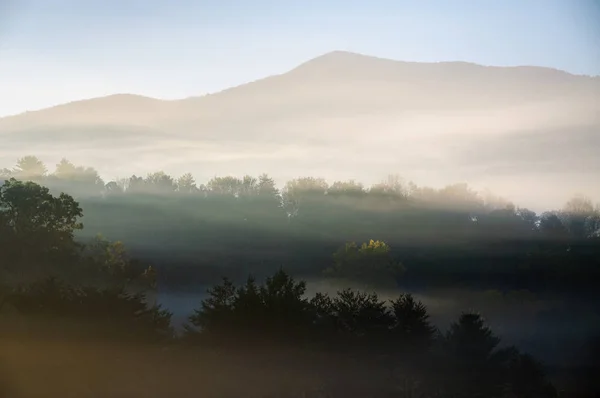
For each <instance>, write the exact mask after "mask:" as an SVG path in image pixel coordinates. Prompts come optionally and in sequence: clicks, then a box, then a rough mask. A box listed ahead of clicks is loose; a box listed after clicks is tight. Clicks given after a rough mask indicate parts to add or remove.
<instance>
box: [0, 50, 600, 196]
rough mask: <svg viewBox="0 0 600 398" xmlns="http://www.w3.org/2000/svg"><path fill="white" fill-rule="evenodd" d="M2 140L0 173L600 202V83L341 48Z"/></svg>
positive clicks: (16, 122)
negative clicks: (295, 181)
mask: <svg viewBox="0 0 600 398" xmlns="http://www.w3.org/2000/svg"><path fill="white" fill-rule="evenodd" d="M0 145H1V148H2V150H1V151H0V162H3V163H1V164H0V167H8V166H10V165H12V164H14V161H15V160H16V158H17V157H20V156H23V155H26V154H34V155H36V154H37V155H40V156H47V158H48V162H54V161H58V160H60V158H61V157H63V156H67V157H68V158H69V159H70V160H71V161H73V162H75V163H78V164H86V165H90V166H96V167H98V168H99V169H100V171H101V172H102V173H105V174H107V175H108V176H109V178H113V177H114V176H115V175H127V173H129V171H123V170H130V171H131V172H136V173H140V172H145V171H148V172H150V171H155V170H157V169H165V171H171V173H173V174H178V173H181V172H187V171H193V170H200V171H201V172H210V173H211V175H214V174H222V173H224V174H231V173H237V174H246V173H255V174H260V173H262V172H269V173H273V174H277V173H278V174H279V175H280V177H281V178H291V177H298V176H299V175H323V176H326V177H329V178H332V179H335V178H339V179H343V178H344V176H351V178H357V179H360V180H361V181H363V182H364V183H367V184H368V183H373V182H378V180H379V179H380V178H381V177H382V176H384V175H386V174H387V173H395V172H399V173H401V174H402V175H403V176H406V177H407V178H410V179H414V180H416V181H420V182H422V183H423V184H428V185H433V186H435V185H439V184H443V183H445V182H447V183H450V182H456V181H457V180H459V181H468V182H472V183H476V184H477V183H478V184H482V185H483V186H484V187H485V186H491V187H493V188H494V189H495V190H496V188H497V191H499V192H502V193H504V194H505V195H507V196H509V197H511V198H513V199H514V200H515V201H516V202H518V203H521V204H524V205H527V203H528V200H530V199H531V198H533V197H535V198H536V203H543V202H544V201H548V200H556V202H552V203H549V202H545V203H547V204H548V207H556V206H559V205H561V204H562V203H563V202H562V201H561V200H558V199H555V198H559V197H561V195H567V194H571V193H573V192H583V193H588V191H590V190H592V191H594V192H589V194H590V196H595V197H598V198H600V186H599V185H598V184H597V176H598V175H600V158H599V157H598V155H597V154H598V153H600V78H599V77H589V76H579V75H573V74H570V73H567V72H564V71H560V70H557V69H552V68H546V67H536V66H483V65H478V64H474V63H468V62H460V61H453V62H407V61H395V60H390V59H385V58H377V57H371V56H367V55H362V54H356V53H350V52H345V51H333V52H329V53H326V54H323V55H320V56H318V57H316V58H313V59H311V60H308V61H306V62H304V63H302V64H300V65H298V66H297V67H295V68H293V69H291V70H289V71H288V72H285V73H282V74H279V75H274V76H268V77H265V78H263V79H259V80H256V81H253V82H248V83H246V84H242V85H239V86H236V87H231V88H229V89H226V90H223V91H219V92H215V93H211V94H208V95H203V96H197V97H189V98H185V99H179V100H159V99H154V98H149V97H145V96H141V95H133V94H115V95H109V96H105V97H99V98H91V99H86V100H81V101H74V102H70V103H67V104H62V105H58V106H54V107H51V108H47V109H42V110H39V111H32V112H27V113H24V114H20V115H16V116H11V117H5V118H1V119H0ZM55 158H57V159H55ZM50 164H51V163H50ZM133 166H135V167H133ZM536 184H537V185H536ZM596 191H597V192H596ZM565 200H566V199H565Z"/></svg>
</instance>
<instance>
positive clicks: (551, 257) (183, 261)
mask: <svg viewBox="0 0 600 398" xmlns="http://www.w3.org/2000/svg"><path fill="white" fill-rule="evenodd" d="M10 178H15V179H18V180H30V181H33V182H36V183H39V184H40V185H43V186H45V187H48V189H49V192H50V193H52V194H55V195H58V194H60V193H61V192H65V193H67V194H69V195H71V196H72V197H74V198H75V199H76V200H77V201H78V202H79V204H80V206H81V208H82V210H83V218H82V220H83V223H84V224H85V226H86V227H85V229H83V230H76V236H77V238H78V240H79V241H82V242H86V241H90V240H93V239H95V237H96V235H97V234H102V235H103V236H104V237H106V238H107V239H109V240H111V241H122V242H125V243H126V245H127V248H128V251H129V252H130V253H131V254H132V255H134V256H135V257H136V258H138V259H140V260H151V261H152V263H153V264H155V265H156V266H157V267H158V269H160V271H161V280H160V281H159V283H161V284H162V286H165V287H172V286H174V287H176V288H181V287H183V286H184V285H185V284H187V283H190V282H192V283H196V282H197V281H198V280H206V279H210V281H212V282H214V281H217V280H218V278H220V277H221V276H222V275H223V272H224V271H223V270H226V271H227V273H228V275H229V276H234V275H239V276H242V277H243V275H246V274H247V273H248V272H252V273H255V274H260V275H267V274H269V273H272V272H274V271H275V270H277V269H279V268H280V267H281V266H285V267H286V269H289V270H291V271H293V272H294V274H303V275H307V276H311V275H317V274H318V275H320V274H321V273H322V272H323V270H325V269H326V268H329V267H330V266H331V254H332V253H333V252H335V251H337V250H338V249H339V248H340V247H342V246H344V245H345V244H346V243H348V242H357V243H358V244H360V243H361V242H369V241H370V240H371V239H374V240H379V241H383V242H385V243H386V244H387V245H388V246H389V248H391V254H390V256H391V257H393V258H394V260H395V261H396V262H398V263H401V264H402V268H403V269H404V272H403V273H402V278H400V279H399V280H398V281H395V282H394V281H392V282H391V283H396V282H398V283H404V284H411V285H413V286H431V285H453V286H455V285H456V284H457V283H460V284H475V285H477V286H488V287H492V288H501V289H502V288H507V289H519V288H524V289H525V288H526V289H530V290H540V289H541V290H543V289H546V288H547V289H551V290H552V291H555V290H556V289H575V290H577V291H580V290H581V289H585V288H590V289H594V288H595V284H594V283H593V282H592V280H594V276H597V274H598V270H600V266H599V265H600V264H599V261H600V260H599V258H600V255H599V252H600V244H599V242H600V239H598V238H599V237H600V208H599V207H598V205H596V206H594V203H593V202H592V201H591V200H590V199H588V198H585V197H583V196H576V197H574V198H573V199H572V200H571V201H569V202H568V203H566V204H565V206H564V208H563V209H560V210H557V211H548V212H545V213H542V214H536V213H535V212H533V211H530V210H528V209H524V208H520V207H518V206H515V205H514V204H512V203H510V202H509V201H507V200H505V199H502V198H500V197H498V196H495V195H493V194H491V193H489V192H488V193H478V192H475V191H473V190H471V189H470V188H469V187H468V185H466V184H454V185H450V186H447V187H444V188H441V189H433V188H429V187H420V186H417V185H416V184H414V183H405V182H403V181H402V180H401V179H400V178H399V177H395V176H391V177H389V178H388V179H386V180H385V181H383V182H382V183H380V184H376V185H374V186H371V187H369V188H365V187H364V186H362V185H361V184H360V183H358V182H355V181H337V182H334V183H332V184H328V183H327V182H326V181H325V180H324V179H321V178H313V177H304V178H298V179H296V180H293V181H289V182H288V183H286V184H285V186H284V187H283V188H281V189H278V188H277V187H276V185H275V183H274V181H273V180H272V179H271V178H269V177H268V176H267V175H261V176H259V177H252V176H244V177H241V178H237V177H232V176H226V177H215V178H213V179H211V180H210V181H208V182H206V183H205V184H199V183H197V182H196V181H195V180H194V178H193V176H192V175H191V174H185V175H183V176H181V177H179V178H177V179H176V178H173V177H171V176H169V175H166V174H165V173H163V172H157V173H154V174H150V175H148V176H146V177H138V176H132V177H130V178H126V179H122V180H118V181H110V182H105V181H103V180H102V179H101V178H100V177H99V175H98V173H97V172H96V171H95V170H94V169H93V168H88V167H81V166H75V165H73V164H71V163H70V162H68V161H67V160H65V159H63V160H62V161H61V162H60V163H59V164H57V165H56V168H55V170H54V172H52V173H49V172H48V169H47V167H46V166H45V165H44V164H43V163H42V162H41V161H40V160H39V159H37V158H36V157H33V156H26V157H24V158H21V159H19V160H18V161H17V164H16V166H15V167H13V168H12V169H4V170H3V171H2V172H1V173H0V180H1V179H4V180H8V179H10ZM395 275H396V274H395Z"/></svg>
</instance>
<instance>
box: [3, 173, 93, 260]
mask: <svg viewBox="0 0 600 398" xmlns="http://www.w3.org/2000/svg"><path fill="white" fill-rule="evenodd" d="M82 216H83V214H82V210H81V207H79V204H78V203H77V202H76V201H75V200H74V199H73V198H72V197H71V196H69V195H67V194H64V193H63V194H60V195H59V196H58V197H55V196H52V195H51V194H50V192H49V190H48V188H45V187H42V186H40V185H38V184H36V183H34V182H21V181H17V180H15V179H12V178H11V179H10V180H8V181H6V182H5V183H4V185H2V186H1V187H0V224H2V225H3V229H4V230H8V231H9V232H10V236H12V238H13V240H14V243H15V244H16V245H17V247H18V248H21V249H20V250H25V247H27V248H28V249H27V250H25V251H24V252H23V253H26V252H27V253H29V252H28V251H33V252H35V253H46V254H49V253H50V252H56V251H60V250H64V249H72V248H74V240H73V237H74V232H75V230H78V229H81V228H83V225H82V224H81V223H80V222H79V221H78V220H79V218H80V217H82Z"/></svg>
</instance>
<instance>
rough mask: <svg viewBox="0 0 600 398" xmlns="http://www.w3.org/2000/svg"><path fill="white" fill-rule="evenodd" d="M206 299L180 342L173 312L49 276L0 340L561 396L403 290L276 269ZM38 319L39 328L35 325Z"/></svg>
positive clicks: (471, 325)
mask: <svg viewBox="0 0 600 398" xmlns="http://www.w3.org/2000/svg"><path fill="white" fill-rule="evenodd" d="M208 293H209V297H208V298H206V299H205V300H203V301H202V302H201V303H200V307H199V308H198V309H196V310H195V311H194V313H193V314H191V315H190V316H189V318H188V323H187V324H186V327H185V333H184V334H183V335H179V336H178V335H175V334H174V332H173V327H172V325H171V314H170V313H169V312H168V311H165V310H163V309H161V308H160V306H153V305H149V304H148V302H147V301H146V299H145V296H144V295H143V294H139V293H138V294H131V293H127V292H126V291H124V290H122V289H121V288H97V287H73V286H70V285H67V284H64V283H62V282H60V281H59V280H56V279H54V278H49V279H46V280H42V281H39V282H36V283H33V284H30V285H28V286H24V287H19V288H17V289H14V290H12V291H10V292H7V293H5V294H4V296H3V297H2V304H1V307H0V319H1V321H2V334H3V335H4V336H5V337H7V336H9V335H10V333H18V334H19V335H21V337H22V335H23V333H25V334H27V333H28V334H31V335H36V334H37V335H36V336H38V337H39V334H41V335H44V336H45V338H46V339H48V338H51V337H54V338H56V337H61V338H70V339H74V338H78V339H86V338H88V339H90V338H93V339H95V340H94V341H98V339H109V340H117V341H129V342H132V343H133V342H137V343H161V344H163V345H164V344H184V345H191V346H194V345H200V346H207V347H212V348H213V349H215V348H218V349H228V350H244V349H247V348H249V347H252V349H253V350H257V349H258V350H261V349H268V348H272V347H280V348H283V347H287V346H289V347H302V350H317V351H319V352H326V353H329V354H331V355H342V356H345V357H348V358H351V357H354V358H360V360H361V361H364V364H365V366H376V367H377V368H379V369H380V371H381V372H391V374H392V375H394V374H395V373H394V369H402V373H401V375H395V376H392V379H391V380H389V383H390V385H389V386H379V389H380V390H385V389H386V388H389V389H391V388H392V387H396V386H397V383H398V381H399V379H395V378H396V377H400V376H401V377H403V378H406V377H409V381H410V384H408V385H407V384H405V385H404V386H403V388H404V389H407V390H405V391H403V393H405V394H407V395H405V396H412V395H409V394H419V395H418V396H422V397H437V396H440V395H439V394H444V395H443V396H457V395H456V394H459V395H460V396H464V397H479V396H486V397H506V396H515V397H557V396H558V395H557V390H556V388H554V387H553V385H552V384H551V383H550V381H549V379H548V377H547V376H546V373H545V370H544V367H543V365H542V364H541V363H539V362H538V361H537V360H535V358H533V357H531V356H530V355H528V354H525V353H522V352H520V351H519V350H517V349H516V348H515V347H510V346H503V345H502V344H501V340H500V339H499V338H498V337H497V336H496V335H495V334H494V333H493V332H492V330H491V329H490V328H489V327H488V326H487V325H486V324H485V320H484V318H483V317H482V316H481V315H480V314H477V313H472V312H465V313H463V314H462V315H461V316H460V317H459V319H457V320H456V321H455V322H454V323H453V324H452V325H451V326H450V328H449V329H448V330H447V331H445V332H442V331H440V330H438V329H437V328H436V327H435V326H433V325H432V324H431V322H430V321H429V315H428V312H427V308H426V307H425V305H423V304H422V303H421V302H420V301H418V300H416V299H414V298H413V296H411V295H410V294H400V295H399V296H398V297H397V298H396V299H394V300H391V301H389V302H385V301H383V300H381V299H380V298H379V297H378V296H377V294H375V293H367V292H362V291H358V290H353V289H344V290H342V291H339V292H338V293H337V294H336V295H335V296H334V297H330V296H328V295H327V294H323V293H317V294H315V295H314V296H313V297H310V298H309V297H307V296H306V283H305V282H303V281H297V280H295V279H294V278H292V277H291V276H290V275H289V274H287V273H286V272H284V271H283V270H280V271H278V272H276V273H275V274H274V275H272V276H270V277H268V278H267V279H266V280H265V281H264V282H263V283H258V282H257V281H256V279H254V278H253V277H249V278H248V280H247V282H246V283H245V284H243V285H241V286H236V285H235V284H233V283H232V282H231V281H230V280H228V279H227V278H224V279H223V281H222V283H221V284H218V285H216V286H214V287H212V288H211V289H209V291H208ZM9 308H10V309H11V312H9V314H10V313H12V314H13V315H12V316H13V317H14V313H15V311H16V312H17V313H18V314H19V315H20V316H21V317H22V316H25V317H26V318H25V319H27V320H28V321H29V323H26V326H25V327H23V326H22V324H19V325H16V326H15V325H13V324H11V322H14V319H15V318H13V317H11V316H8V317H7V316H6V310H7V309H9ZM21 320H22V318H21ZM39 320H43V321H45V322H44V323H36V321H39ZM69 320H71V321H75V322H72V323H68V321H69ZM32 325H37V327H36V328H35V329H33V328H31V326H32ZM65 325H67V326H65ZM73 325H76V326H75V327H73ZM40 327H42V329H40ZM367 364H368V365H367ZM396 392H397V393H398V391H396Z"/></svg>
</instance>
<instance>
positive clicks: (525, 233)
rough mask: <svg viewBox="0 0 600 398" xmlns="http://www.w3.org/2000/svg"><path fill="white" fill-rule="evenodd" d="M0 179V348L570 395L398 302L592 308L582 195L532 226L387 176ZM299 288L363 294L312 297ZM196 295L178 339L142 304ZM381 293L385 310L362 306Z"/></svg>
mask: <svg viewBox="0 0 600 398" xmlns="http://www.w3.org/2000/svg"><path fill="white" fill-rule="evenodd" d="M0 179H2V185H0V252H1V253H2V257H1V261H2V262H1V264H0V269H1V275H2V279H3V280H2V287H1V288H2V291H1V297H0V315H1V323H2V325H1V329H2V337H3V339H8V338H13V339H20V340H22V339H24V338H26V337H27V336H30V335H31V336H34V337H37V338H39V337H40V336H43V338H44V339H61V338H62V339H65V338H67V339H69V340H70V341H87V340H89V339H94V341H106V340H108V341H121V342H127V344H131V345H138V344H150V345H157V344H158V345H160V346H161V347H182V346H185V347H201V348H202V347H204V348H206V347H210V348H211V349H217V350H219V352H221V351H223V352H225V351H236V352H238V353H239V352H247V353H248V354H249V355H251V356H252V357H253V358H255V359H256V358H257V355H264V354H265V353H266V352H271V350H273V348H274V347H275V348H277V351H278V352H283V351H282V350H288V349H295V350H298V349H299V350H300V351H299V352H296V351H295V354H294V356H295V357H294V358H296V359H297V360H298V363H300V362H302V361H303V360H307V361H309V362H310V360H309V359H306V357H305V356H307V355H309V354H308V353H309V352H310V353H319V355H326V357H327V358H328V359H327V360H321V362H322V363H327V364H330V365H331V364H332V363H333V362H327V361H340V362H341V363H346V364H347V363H349V362H351V361H358V363H359V364H360V366H359V368H360V369H362V371H361V372H362V376H361V377H358V376H356V375H355V374H354V373H352V372H353V370H341V368H340V369H339V371H338V370H335V369H332V368H329V369H328V370H327V371H326V372H325V371H324V372H322V374H321V376H322V377H324V378H325V379H328V380H329V384H328V387H327V388H328V389H329V390H328V391H330V392H329V393H330V394H335V393H334V392H333V391H337V392H336V393H337V394H340V395H339V396H353V395H351V393H349V392H348V391H352V394H358V395H354V396H402V397H413V396H421V397H459V396H461V397H555V396H559V395H563V396H565V395H564V394H565V393H564V392H561V391H560V389H557V388H556V387H555V386H553V385H552V383H551V380H550V378H549V377H548V376H547V375H546V373H545V370H544V366H543V365H542V364H541V363H540V362H538V361H537V360H536V359H535V358H533V357H532V356H531V355H528V354H527V353H524V352H522V351H521V350H519V349H517V348H515V347H513V346H510V345H507V344H503V343H502V341H501V339H500V338H499V337H498V336H497V335H496V334H494V332H493V331H492V330H491V329H490V327H489V326H488V325H486V322H485V318H484V317H483V316H482V315H481V314H479V313H477V312H475V311H465V312H463V313H462V315H461V316H460V317H459V318H458V319H457V320H455V321H454V322H452V323H451V324H450V326H449V327H448V328H447V329H444V330H442V329H440V328H438V327H436V326H435V325H433V323H432V322H431V321H430V316H429V312H428V308H427V307H426V306H425V305H424V304H423V303H422V302H420V301H419V300H418V299H416V298H415V297H414V296H413V295H412V294H410V293H402V292H401V289H404V288H414V287H418V288H420V289H433V288H434V287H439V286H452V287H455V288H465V289H466V288H473V287H476V288H478V289H486V288H493V289H498V290H500V291H517V290H519V291H524V290H526V291H530V292H534V293H535V294H541V295H543V294H548V293H549V292H553V293H556V292H564V293H567V294H569V295H570V296H574V295H577V297H579V298H580V299H581V300H587V301H590V300H591V299H594V298H597V293H596V292H595V291H596V289H595V287H596V286H595V285H596V284H597V280H598V279H597V277H598V274H599V273H600V236H599V233H600V211H599V210H600V209H599V208H598V207H597V206H596V207H594V205H593V203H592V201H590V200H589V199H586V198H584V197H574V198H573V199H572V200H571V201H569V202H568V203H567V204H565V206H564V208H563V209H561V210H557V211H553V212H547V213H543V214H540V215H538V214H535V213H534V212H532V211H530V210H527V209H523V208H519V207H517V206H515V205H514V204H512V203H510V202H508V201H506V200H503V199H501V198H498V197H494V196H493V195H491V194H488V195H482V194H480V193H477V192H474V191H472V190H471V189H469V187H468V186H467V185H465V184H456V185H451V186H448V187H445V188H442V189H433V188H427V187H419V186H417V185H415V184H413V183H404V182H402V181H401V180H400V179H399V178H395V177H390V178H388V179H387V180H386V181H384V182H382V183H381V184H377V185H375V186H372V187H370V188H365V187H363V186H362V185H361V184H359V183H356V182H354V181H347V182H335V183H333V184H328V183H327V182H326V181H325V180H324V179H319V178H312V177H307V178H299V179H296V180H293V181H290V182H288V183H287V184H286V185H285V186H284V187H283V188H282V189H278V188H277V187H276V185H275V183H274V181H273V180H272V179H271V178H269V177H268V176H267V175H262V176H259V177H258V178H254V177H250V176H245V177H243V178H236V177H215V178H213V179H212V180H210V181H208V182H207V183H206V184H197V183H196V182H195V181H194V178H193V177H192V175H191V174H186V175H184V176H182V177H180V178H178V179H174V178H172V177H170V176H168V175H166V174H165V173H162V172H158V173H154V174H151V175H148V176H147V177H145V178H142V177H137V176H132V177H131V178H128V179H124V180H120V181H111V182H108V183H106V182H104V181H102V179H101V178H100V177H99V176H98V173H97V172H96V171H95V170H94V169H92V168H85V167H78V166H74V165H73V164H71V163H69V162H68V161H66V160H63V161H61V162H60V163H59V164H58V165H57V166H56V170H55V171H54V172H53V173H48V170H47V168H46V166H45V165H44V164H43V163H42V162H41V161H39V160H38V159H37V158H35V157H32V156H28V157H24V158H22V159H19V160H18V162H17V165H16V166H15V167H14V168H12V169H5V170H3V171H2V175H0ZM84 225H85V227H84ZM98 234H102V235H98ZM122 242H125V244H124V243H122ZM363 242H364V243H363ZM125 245H126V247H127V250H126V247H125ZM248 275H252V276H250V277H248ZM222 277H225V278H224V279H222ZM304 277H310V278H314V277H319V278H324V279H335V280H341V281H347V282H348V283H350V282H352V283H358V284H359V285H360V286H362V287H363V289H354V288H352V289H351V288H345V289H340V290H339V291H337V292H336V293H335V294H329V293H327V292H316V293H314V294H308V292H307V284H306V282H304V281H303V278H304ZM199 282H202V283H204V284H206V283H208V284H211V285H212V287H211V288H210V289H209V292H208V295H207V297H206V298H205V299H204V300H202V301H201V302H200V303H198V306H197V309H196V310H195V311H194V313H192V314H189V317H188V319H187V322H186V325H185V327H184V329H183V333H175V328H176V326H177V325H173V324H172V315H171V313H170V312H169V311H167V310H165V309H163V308H162V307H161V306H160V305H157V304H155V303H153V300H151V299H150V298H149V297H151V295H152V292H154V291H156V290H157V289H158V290H161V289H166V290H173V289H183V288H188V289H193V288H194V286H198V285H199ZM384 286H385V287H390V286H391V287H393V288H395V289H396V290H397V291H398V293H397V294H396V297H395V298H393V299H390V300H387V299H382V298H381V297H380V296H378V294H377V293H373V291H375V290H376V288H378V287H384ZM582 336H583V335H582ZM588 337H589V336H588V335H586V336H585V338H586V339H587V338H588ZM591 344H593V342H592V343H591ZM595 344H596V346H594V345H590V346H588V348H589V349H587V352H588V354H589V358H582V361H584V362H585V363H584V362H582V368H581V369H582V370H581V374H580V375H579V376H580V379H578V380H580V381H578V382H577V383H576V384H577V385H579V387H580V390H581V391H584V390H585V389H588V388H589V389H591V388H592V387H591V386H588V385H584V384H582V383H583V381H581V380H584V381H586V382H587V381H590V380H592V378H589V377H585V376H586V374H587V373H586V372H593V371H595V370H597V368H594V367H590V365H589V364H591V363H593V361H594V359H595V358H597V354H598V352H597V341H596V343H595ZM594 347H595V348H594ZM204 348H202V349H204ZM188 350H189V348H186V349H185V350H184V351H186V352H187V351H188ZM594 350H595V351H594ZM175 351H177V349H176V350H175ZM177 352H179V354H174V353H173V351H172V349H171V351H169V352H165V353H163V354H160V355H164V356H167V355H171V356H172V357H169V358H171V359H169V360H173V358H174V357H175V356H177V355H184V354H182V353H181V351H177ZM286 352H287V351H286ZM259 353H260V354H259ZM310 355H312V354H310ZM315 355H316V354H315ZM594 355H596V356H594ZM161 358H163V357H161ZM270 358H271V359H269V360H266V359H265V361H267V362H268V361H275V359H273V358H272V357H270ZM300 358H304V359H302V360H301V359H300ZM2 360H3V361H9V360H7V359H6V358H5V357H2ZM163 360H166V359H164V358H163ZM287 361H289V358H287ZM312 361H313V362H314V358H313V359H312ZM0 365H2V369H3V368H5V367H7V366H8V367H10V363H8V364H7V363H2V364H0ZM314 366H315V369H316V367H317V365H314ZM367 368H368V369H369V370H368V371H367V370H366V369H367ZM2 369H0V370H2ZM344 372H348V373H344ZM350 374H352V375H353V376H349V375H350ZM590 374H591V373H590ZM342 375H343V376H342ZM336 377H338V378H343V377H345V379H344V380H345V381H344V382H341V381H340V380H341V379H336ZM348 377H350V379H348ZM334 380H338V381H334ZM349 380H354V381H355V382H356V383H359V381H360V380H362V381H364V380H368V381H369V383H367V384H368V386H367V385H366V384H360V386H359V384H356V385H354V384H353V382H352V381H349ZM3 382H4V380H3V379H2V378H0V387H3V388H6V389H10V388H13V387H14V386H12V385H11V383H10V382H4V384H6V386H3V385H2V383H3ZM342 385H344V386H345V387H346V388H348V389H349V390H346V391H345V392H340V391H341V390H336V389H337V388H341V387H340V386H342ZM352 386H354V387H352ZM286 388H291V387H289V386H287V387H286ZM294 388H296V387H294ZM361 388H362V389H363V390H362V391H368V393H367V392H365V393H364V394H371V395H363V394H359V390H360V389H361ZM0 392H1V391H0ZM385 394H387V395H385ZM391 394H396V395H391Z"/></svg>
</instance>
